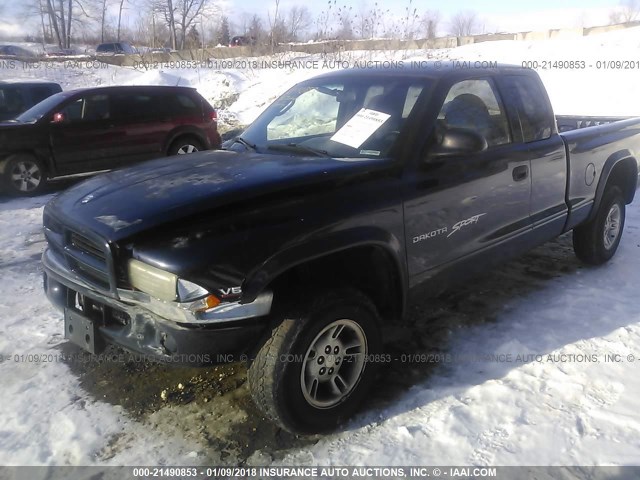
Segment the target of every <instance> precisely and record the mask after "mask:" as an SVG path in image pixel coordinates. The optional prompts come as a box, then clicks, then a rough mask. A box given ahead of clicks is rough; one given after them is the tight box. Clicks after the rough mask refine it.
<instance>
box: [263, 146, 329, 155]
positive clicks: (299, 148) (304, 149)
mask: <svg viewBox="0 0 640 480" xmlns="http://www.w3.org/2000/svg"><path fill="white" fill-rule="evenodd" d="M267 150H274V151H280V152H299V153H311V154H313V155H315V156H317V157H328V156H329V152H327V151H326V150H320V149H319V148H313V147H308V146H306V145H299V144H297V143H277V144H275V145H269V146H268V147H267Z"/></svg>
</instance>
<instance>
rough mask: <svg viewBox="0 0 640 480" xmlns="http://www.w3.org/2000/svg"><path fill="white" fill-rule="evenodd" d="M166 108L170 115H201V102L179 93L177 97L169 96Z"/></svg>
mask: <svg viewBox="0 0 640 480" xmlns="http://www.w3.org/2000/svg"><path fill="white" fill-rule="evenodd" d="M165 98H166V100H167V101H166V107H167V109H168V112H167V113H168V114H169V115H201V114H202V109H201V107H200V102H197V101H196V100H195V99H193V98H191V97H190V96H189V95H185V94H184V93H179V94H177V95H167V96H166V97H165Z"/></svg>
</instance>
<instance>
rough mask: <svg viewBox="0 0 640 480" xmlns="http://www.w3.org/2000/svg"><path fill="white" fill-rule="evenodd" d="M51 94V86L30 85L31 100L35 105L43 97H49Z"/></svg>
mask: <svg viewBox="0 0 640 480" xmlns="http://www.w3.org/2000/svg"><path fill="white" fill-rule="evenodd" d="M52 94H53V89H52V88H51V87H32V89H31V100H33V104H34V105H35V104H36V103H40V102H41V101H42V100H44V99H45V98H49V97H50V96H51V95H52Z"/></svg>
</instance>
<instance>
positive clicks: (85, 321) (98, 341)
mask: <svg viewBox="0 0 640 480" xmlns="http://www.w3.org/2000/svg"><path fill="white" fill-rule="evenodd" d="M64 337H65V338H67V339H68V340H71V342H73V343H75V344H76V345H78V346H79V347H81V348H82V349H84V350H86V351H87V352H89V353H92V354H94V355H96V354H98V353H100V352H102V351H103V350H104V349H105V346H106V344H105V341H104V339H103V338H102V336H101V335H100V332H99V331H98V327H97V325H96V324H95V323H94V322H93V321H92V320H91V319H89V318H87V317H84V316H82V315H80V314H79V313H77V312H75V311H73V310H70V309H68V308H65V310H64Z"/></svg>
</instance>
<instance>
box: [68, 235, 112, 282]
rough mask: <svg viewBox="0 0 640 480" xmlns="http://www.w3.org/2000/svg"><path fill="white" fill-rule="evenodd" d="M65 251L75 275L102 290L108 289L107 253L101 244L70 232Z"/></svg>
mask: <svg viewBox="0 0 640 480" xmlns="http://www.w3.org/2000/svg"><path fill="white" fill-rule="evenodd" d="M65 253H66V257H67V262H68V264H69V267H70V268H71V270H72V271H73V272H75V273H76V275H78V276H79V277H81V278H82V279H83V280H85V281H87V282H88V283H90V284H92V285H95V286H97V287H99V288H101V289H103V290H110V281H109V279H110V277H109V266H108V264H107V253H106V251H105V249H104V247H103V246H102V245H100V244H97V243H96V242H94V241H93V240H90V239H88V238H86V237H84V236H82V235H79V234H77V233H75V232H71V233H70V235H69V241H68V244H67V248H66V249H65Z"/></svg>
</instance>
